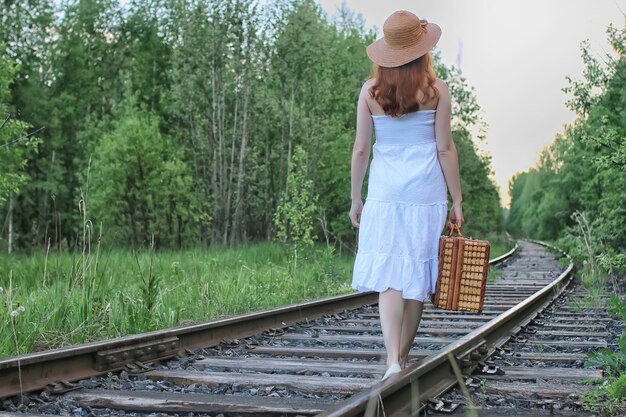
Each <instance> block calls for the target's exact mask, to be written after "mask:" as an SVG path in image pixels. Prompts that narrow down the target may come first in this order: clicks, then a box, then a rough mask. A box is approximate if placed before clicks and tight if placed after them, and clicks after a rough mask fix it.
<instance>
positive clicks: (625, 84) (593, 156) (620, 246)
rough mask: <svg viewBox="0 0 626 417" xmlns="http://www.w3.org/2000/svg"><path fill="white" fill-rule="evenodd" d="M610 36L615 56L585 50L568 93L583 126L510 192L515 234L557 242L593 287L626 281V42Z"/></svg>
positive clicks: (617, 33) (560, 139)
mask: <svg viewBox="0 0 626 417" xmlns="http://www.w3.org/2000/svg"><path fill="white" fill-rule="evenodd" d="M607 36H608V39H609V41H610V43H611V45H612V47H613V49H614V53H607V54H606V56H598V55H597V54H593V53H592V52H591V51H590V46H589V44H588V43H587V42H583V44H582V48H581V50H582V54H581V55H582V59H583V62H584V64H585V71H584V75H583V79H580V80H576V79H572V78H569V79H568V86H567V87H566V88H565V89H564V91H565V93H567V94H568V96H569V97H570V99H569V101H568V102H567V105H568V106H569V108H570V109H571V110H572V111H574V112H575V113H576V121H575V122H574V123H573V124H572V125H570V126H567V127H566V128H565V130H564V131H563V132H562V133H560V134H559V135H557V136H556V138H555V139H554V141H553V143H552V144H551V145H550V146H548V147H547V148H546V149H544V151H543V152H542V154H541V156H540V160H539V161H538V163H537V166H536V167H535V168H533V169H530V170H529V171H527V172H523V173H519V174H517V175H516V176H515V177H514V178H513V179H512V180H511V182H510V184H509V192H510V195H511V207H510V214H509V217H508V220H507V229H508V230H509V231H510V232H511V233H513V234H514V235H517V236H528V237H531V238H535V239H542V240H548V241H554V242H556V243H557V245H558V246H559V247H561V248H562V249H564V250H566V251H567V252H568V253H569V254H570V255H572V256H573V257H574V260H575V261H576V262H577V263H579V264H580V265H584V270H585V275H584V277H586V278H588V279H590V280H601V278H603V277H606V276H607V275H608V276H609V277H611V278H612V279H616V277H617V276H620V275H621V276H623V275H624V274H625V273H626V257H625V254H624V251H625V247H626V207H625V204H624V203H625V202H626V199H625V195H626V194H625V192H624V190H626V42H625V40H626V36H625V32H624V30H622V29H618V28H615V27H613V26H609V27H608V29H607ZM614 284H615V283H614ZM619 290H620V289H619V288H618V287H617V286H615V285H613V287H612V291H614V292H616V293H618V294H619V293H620V291H619Z"/></svg>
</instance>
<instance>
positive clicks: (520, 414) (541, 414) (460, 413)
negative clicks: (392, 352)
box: [428, 406, 597, 417]
mask: <svg viewBox="0 0 626 417" xmlns="http://www.w3.org/2000/svg"><path fill="white" fill-rule="evenodd" d="M474 412H475V414H471V415H474V416H477V417H503V416H506V417H592V416H595V415H597V414H593V413H588V412H586V411H561V410H557V409H554V410H545V409H539V408H508V407H507V408H479V409H474ZM428 415H435V416H444V415H445V416H448V417H467V416H469V415H470V414H469V409H468V408H466V407H465V406H461V407H458V408H457V409H456V410H455V411H454V412H453V413H452V414H450V413H447V414H441V413H435V412H430V411H429V413H428Z"/></svg>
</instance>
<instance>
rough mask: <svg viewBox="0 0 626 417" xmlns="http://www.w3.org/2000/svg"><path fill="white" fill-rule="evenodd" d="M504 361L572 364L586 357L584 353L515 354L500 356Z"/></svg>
mask: <svg viewBox="0 0 626 417" xmlns="http://www.w3.org/2000/svg"><path fill="white" fill-rule="evenodd" d="M500 356H502V358H504V360H508V359H521V360H533V361H545V362H573V361H576V360H585V359H587V355H586V354H584V353H567V352H541V353H539V352H515V353H513V355H500Z"/></svg>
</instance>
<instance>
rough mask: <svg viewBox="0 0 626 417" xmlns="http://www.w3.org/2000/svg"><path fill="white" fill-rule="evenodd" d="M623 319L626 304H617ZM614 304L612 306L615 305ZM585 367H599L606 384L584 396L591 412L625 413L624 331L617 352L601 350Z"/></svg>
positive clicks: (625, 349) (625, 345) (625, 365)
mask: <svg viewBox="0 0 626 417" xmlns="http://www.w3.org/2000/svg"><path fill="white" fill-rule="evenodd" d="M616 304H617V305H619V307H620V308H621V309H622V310H621V316H622V319H623V318H624V314H626V313H624V312H625V311H626V310H624V307H626V302H625V301H624V300H622V301H621V302H619V301H618V302H617V303H616ZM616 304H614V305H616ZM585 365H586V366H597V367H601V368H602V369H603V370H604V372H605V376H606V382H605V383H604V384H602V385H601V386H599V387H597V388H596V389H595V390H593V391H592V392H590V393H589V394H587V395H586V398H585V400H586V402H587V403H589V404H591V405H590V407H589V408H591V409H592V410H597V411H603V412H605V413H606V414H608V415H615V416H620V415H623V414H622V413H623V412H624V411H626V331H624V332H623V333H622V335H621V336H620V338H619V340H618V350H617V351H612V350H610V349H602V350H599V351H597V352H594V353H592V354H590V355H589V358H588V359H587V361H586V363H585Z"/></svg>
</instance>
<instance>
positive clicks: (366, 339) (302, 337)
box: [267, 333, 456, 345]
mask: <svg viewBox="0 0 626 417" xmlns="http://www.w3.org/2000/svg"><path fill="white" fill-rule="evenodd" d="M267 337H269V336H267ZM272 339H273V340H275V341H280V340H291V341H296V340H297V341H313V342H315V341H319V342H331V343H353V342H361V343H383V337H382V336H369V335H350V336H346V335H337V334H322V335H317V336H311V335H309V334H304V333H285V334H284V335H282V336H276V337H272ZM454 340H456V339H455V338H453V337H425V336H422V337H419V336H417V337H416V338H415V340H414V341H413V343H435V344H441V345H443V344H447V343H450V342H452V341H454Z"/></svg>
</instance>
